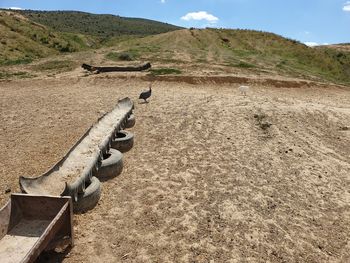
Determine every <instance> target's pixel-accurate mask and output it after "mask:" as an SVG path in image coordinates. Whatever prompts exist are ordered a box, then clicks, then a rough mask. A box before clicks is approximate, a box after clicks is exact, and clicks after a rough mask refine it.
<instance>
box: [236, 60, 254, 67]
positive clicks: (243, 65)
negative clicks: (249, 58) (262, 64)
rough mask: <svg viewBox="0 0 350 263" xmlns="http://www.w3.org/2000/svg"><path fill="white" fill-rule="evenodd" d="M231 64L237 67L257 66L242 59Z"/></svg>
mask: <svg viewBox="0 0 350 263" xmlns="http://www.w3.org/2000/svg"><path fill="white" fill-rule="evenodd" d="M231 66H233V67H237V68H256V66H255V65H254V64H250V63H247V62H244V61H240V62H239V63H237V64H231Z"/></svg>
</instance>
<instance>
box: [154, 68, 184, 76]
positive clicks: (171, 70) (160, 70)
mask: <svg viewBox="0 0 350 263" xmlns="http://www.w3.org/2000/svg"><path fill="white" fill-rule="evenodd" d="M150 72H151V75H153V76H158V75H169V74H181V73H182V71H181V70H179V69H175V68H158V69H151V70H150Z"/></svg>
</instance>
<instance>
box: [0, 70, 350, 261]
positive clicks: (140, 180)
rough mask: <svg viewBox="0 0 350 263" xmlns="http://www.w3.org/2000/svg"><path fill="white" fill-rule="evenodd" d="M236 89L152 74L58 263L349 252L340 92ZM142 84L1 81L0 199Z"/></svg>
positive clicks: (331, 256)
mask: <svg viewBox="0 0 350 263" xmlns="http://www.w3.org/2000/svg"><path fill="white" fill-rule="evenodd" d="M238 86H239V84H221V85H219V84H208V83H207V84H206V83H202V84H197V85H191V84H186V83H177V82H156V83H154V88H153V92H154V93H153V95H152V98H151V102H150V103H149V104H137V103H136V108H135V115H136V125H135V127H134V128H132V131H133V132H134V133H135V145H134V148H133V149H132V150H131V151H130V152H128V153H126V154H125V155H124V156H125V157H124V158H125V159H124V165H125V166H124V171H123V173H122V174H121V175H120V176H119V177H117V178H114V179H112V180H110V181H107V182H105V183H103V190H102V197H101V200H100V202H99V204H98V206H97V207H96V208H95V209H94V210H92V211H90V212H88V213H86V214H83V215H76V216H74V223H75V227H74V228H75V235H76V245H75V247H74V248H73V249H72V250H71V252H70V253H69V254H67V255H65V256H66V258H64V259H63V262H69V263H71V262H73V263H78V262H242V261H243V262H244V261H247V262H347V261H349V260H350V253H349V251H350V240H349V236H350V213H349V211H350V191H349V189H350V178H349V174H350V161H349V160H350V147H349V145H350V90H347V89H341V88H314V87H307V88H288V89H287V88H274V87H268V86H262V85H256V86H254V87H252V88H251V90H250V92H249V94H248V96H247V97H244V96H242V95H241V94H239V92H238ZM146 87H147V82H143V81H139V80H137V79H125V80H123V79H120V78H113V77H111V76H110V75H106V76H102V75H93V76H88V77H86V78H61V79H59V80H54V79H50V80H28V81H27V80H23V81H13V82H2V83H1V84H0V91H1V94H4V95H3V96H1V98H0V102H1V104H0V107H1V111H0V120H1V122H2V124H3V125H2V127H1V129H0V133H1V143H0V155H1V156H2V162H1V166H0V173H1V176H2V181H1V183H0V194H1V195H0V198H1V199H0V200H1V202H2V204H4V203H5V201H6V200H7V198H8V196H9V194H5V190H6V189H7V188H11V190H12V192H15V191H18V190H19V189H18V176H20V175H25V176H37V175H39V174H41V173H42V172H44V171H46V170H47V169H48V168H49V167H50V166H51V165H53V164H54V163H55V162H56V161H57V160H58V159H59V158H60V157H61V156H62V155H63V154H64V153H65V152H66V151H67V150H68V149H69V148H70V147H71V145H72V144H73V143H74V142H75V140H77V139H78V138H79V137H80V136H81V134H83V132H84V131H85V130H86V129H87V128H88V127H89V126H90V125H91V123H93V122H94V121H95V120H96V119H97V117H98V116H100V115H101V114H103V112H105V111H108V110H111V109H112V108H113V105H114V104H115V103H116V101H117V99H119V98H121V97H124V96H129V97H131V98H134V99H136V98H137V96H138V94H139V92H140V91H141V90H143V89H145V88H146ZM57 257H58V258H59V257H60V256H59V255H50V258H49V261H50V262H55V260H56V259H57ZM47 260H48V258H47V255H46V256H43V257H42V261H43V262H45V261H47Z"/></svg>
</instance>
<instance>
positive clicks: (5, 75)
mask: <svg viewBox="0 0 350 263" xmlns="http://www.w3.org/2000/svg"><path fill="white" fill-rule="evenodd" d="M31 77H33V75H31V74H29V73H28V72H24V71H19V72H3V71H0V79H11V78H19V79H24V78H31Z"/></svg>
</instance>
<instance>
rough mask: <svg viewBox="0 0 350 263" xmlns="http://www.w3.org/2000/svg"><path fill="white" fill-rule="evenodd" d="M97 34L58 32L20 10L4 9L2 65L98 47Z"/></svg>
mask: <svg viewBox="0 0 350 263" xmlns="http://www.w3.org/2000/svg"><path fill="white" fill-rule="evenodd" d="M97 44H98V39H97V38H96V37H92V36H88V35H83V34H72V33H62V32H56V31H54V30H52V29H51V28H48V27H46V26H43V25H41V24H38V23H35V22H33V21H31V20H29V19H27V18H26V17H24V16H22V15H20V14H19V13H14V12H9V11H0V65H11V64H20V63H29V62H31V61H32V60H33V59H35V58H41V57H47V56H49V55H53V54H59V53H65V52H74V51H81V50H85V49H88V48H92V47H97Z"/></svg>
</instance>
